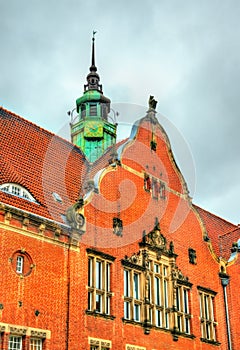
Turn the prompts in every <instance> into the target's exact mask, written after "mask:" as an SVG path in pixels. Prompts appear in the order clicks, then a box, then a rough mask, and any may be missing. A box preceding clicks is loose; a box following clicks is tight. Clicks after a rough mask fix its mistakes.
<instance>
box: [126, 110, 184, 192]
mask: <svg viewBox="0 0 240 350" xmlns="http://www.w3.org/2000/svg"><path fill="white" fill-rule="evenodd" d="M153 144H155V147H156V149H155V150H153V147H152V145H153ZM121 160H122V162H123V163H124V164H126V165H129V166H134V167H135V169H136V170H138V171H140V172H142V171H145V172H147V173H149V174H151V175H153V176H155V177H157V178H159V179H161V180H163V181H164V182H165V183H166V184H167V186H168V187H169V188H171V189H172V190H173V191H176V192H178V193H181V194H184V193H186V191H187V185H186V183H185V180H184V178H183V176H182V174H181V172H180V170H179V168H178V166H177V164H176V161H175V159H174V156H173V153H172V150H171V145H170V141H169V138H168V136H167V133H166V132H165V130H164V129H163V127H162V126H161V124H160V123H159V121H158V119H157V118H156V117H155V111H148V112H147V114H146V116H145V117H143V118H141V119H140V120H138V121H136V123H135V124H134V126H133V128H132V133H131V136H130V142H127V143H126V147H123V149H122V154H121ZM187 192H188V191H187Z"/></svg>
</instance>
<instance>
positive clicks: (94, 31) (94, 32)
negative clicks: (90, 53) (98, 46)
mask: <svg viewBox="0 0 240 350" xmlns="http://www.w3.org/2000/svg"><path fill="white" fill-rule="evenodd" d="M96 33H97V31H96V30H93V37H92V40H95V38H94V35H95V34H96Z"/></svg>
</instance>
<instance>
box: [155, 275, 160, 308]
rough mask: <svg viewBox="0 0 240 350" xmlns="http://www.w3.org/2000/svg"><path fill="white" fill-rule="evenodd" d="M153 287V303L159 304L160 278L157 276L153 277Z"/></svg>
mask: <svg viewBox="0 0 240 350" xmlns="http://www.w3.org/2000/svg"><path fill="white" fill-rule="evenodd" d="M154 287H155V303H156V305H161V301H160V300H161V298H160V280H159V278H158V277H155V278H154Z"/></svg>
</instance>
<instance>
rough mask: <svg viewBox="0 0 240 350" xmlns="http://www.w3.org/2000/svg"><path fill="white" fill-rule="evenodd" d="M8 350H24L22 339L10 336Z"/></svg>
mask: <svg viewBox="0 0 240 350" xmlns="http://www.w3.org/2000/svg"><path fill="white" fill-rule="evenodd" d="M16 346H17V347H16ZM8 350H22V337H21V336H18V335H10V336H9V341H8Z"/></svg>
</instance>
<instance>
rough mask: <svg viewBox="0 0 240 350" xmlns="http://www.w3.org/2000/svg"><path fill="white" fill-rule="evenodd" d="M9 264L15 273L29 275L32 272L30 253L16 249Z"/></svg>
mask: <svg viewBox="0 0 240 350" xmlns="http://www.w3.org/2000/svg"><path fill="white" fill-rule="evenodd" d="M11 265H12V268H13V270H14V271H15V273H16V274H18V275H20V276H24V277H26V276H29V275H30V273H31V272H32V268H33V266H34V265H33V261H32V258H31V257H30V255H29V254H28V253H27V252H25V251H24V250H23V249H22V250H17V251H16V252H15V253H14V254H13V255H12V257H11Z"/></svg>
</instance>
